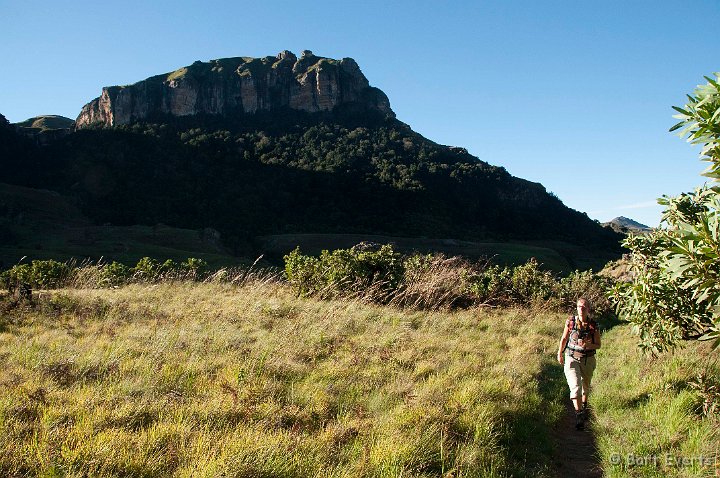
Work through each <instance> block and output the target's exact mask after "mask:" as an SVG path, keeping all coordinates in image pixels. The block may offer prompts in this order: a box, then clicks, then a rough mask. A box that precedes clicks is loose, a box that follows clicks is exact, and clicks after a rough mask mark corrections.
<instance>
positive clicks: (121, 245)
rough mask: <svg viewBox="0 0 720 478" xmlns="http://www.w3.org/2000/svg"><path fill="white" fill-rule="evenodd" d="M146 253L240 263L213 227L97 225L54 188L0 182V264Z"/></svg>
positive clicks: (131, 260)
mask: <svg viewBox="0 0 720 478" xmlns="http://www.w3.org/2000/svg"><path fill="white" fill-rule="evenodd" d="M145 256H151V257H157V258H162V259H163V260H164V259H173V260H176V261H181V260H185V259H187V258H188V257H197V258H201V259H203V260H205V261H206V262H207V263H208V264H211V265H212V266H213V267H220V266H232V265H240V264H242V263H244V262H245V261H243V260H240V259H239V258H237V257H233V256H232V255H231V254H230V253H229V252H228V251H227V250H225V248H224V247H223V246H222V244H221V241H220V238H219V234H218V233H217V231H212V230H189V229H182V228H175V227H170V226H166V225H164V224H155V225H152V226H142V225H132V226H113V225H109V224H106V225H96V224H93V222H92V221H91V220H90V219H88V218H87V217H86V216H85V215H83V214H82V212H81V211H80V210H79V209H78V208H77V206H75V205H74V204H73V202H72V201H71V200H70V199H69V198H67V197H64V196H61V195H60V194H58V193H57V192H54V191H48V190H39V189H32V188H26V187H22V186H13V185H10V184H3V183H0V269H5V268H9V267H10V266H11V265H13V264H15V263H17V262H18V261H20V260H21V258H23V257H24V258H25V262H29V261H31V260H34V259H56V260H61V261H64V260H70V259H75V260H76V261H77V262H82V261H83V260H85V259H90V260H93V261H97V260H100V259H101V258H102V259H103V260H104V261H106V262H111V261H119V262H123V263H126V264H135V263H136V262H137V261H138V260H139V259H140V258H142V257H145Z"/></svg>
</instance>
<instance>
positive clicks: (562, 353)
mask: <svg viewBox="0 0 720 478" xmlns="http://www.w3.org/2000/svg"><path fill="white" fill-rule="evenodd" d="M599 348H600V330H599V328H598V324H597V322H595V321H594V320H592V319H590V302H589V301H588V300H587V299H585V298H584V297H581V298H579V299H578V301H577V315H573V316H571V317H570V318H569V319H568V320H567V321H565V330H563V334H562V337H561V338H560V346H559V347H558V353H557V361H558V362H559V363H560V365H563V366H564V370H565V378H566V379H567V383H568V386H569V387H570V399H571V400H572V403H573V407H575V428H577V429H578V430H582V429H583V428H584V427H585V420H587V415H588V394H589V393H590V381H591V380H592V375H593V372H594V371H595V351H596V350H597V349H599Z"/></svg>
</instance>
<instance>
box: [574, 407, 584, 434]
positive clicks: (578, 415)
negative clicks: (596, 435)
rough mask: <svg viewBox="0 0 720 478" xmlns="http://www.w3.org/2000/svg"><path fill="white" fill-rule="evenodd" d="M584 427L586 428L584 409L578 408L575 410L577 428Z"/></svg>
mask: <svg viewBox="0 0 720 478" xmlns="http://www.w3.org/2000/svg"><path fill="white" fill-rule="evenodd" d="M583 428H585V419H584V414H583V411H582V410H578V411H577V412H575V429H576V430H582V429H583Z"/></svg>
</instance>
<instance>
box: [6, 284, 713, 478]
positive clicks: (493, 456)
mask: <svg viewBox="0 0 720 478" xmlns="http://www.w3.org/2000/svg"><path fill="white" fill-rule="evenodd" d="M37 294H38V296H37V297H36V298H35V299H34V303H33V304H25V305H23V304H20V305H18V304H15V303H14V302H13V301H11V300H10V299H9V298H8V297H4V298H0V358H1V360H0V390H2V391H3V393H2V394H0V476H9V477H14V476H45V477H54V476H58V477H60V476H64V477H80V476H93V477H96V476H148V477H150V476H158V477H159V476H176V477H203V476H206V477H211V476H234V477H431V476H438V477H439V476H443V477H473V476H476V477H500V476H512V477H522V476H538V477H543V476H545V477H552V476H558V474H559V470H560V469H562V466H561V464H560V461H562V459H563V437H564V436H565V435H563V434H562V433H558V423H559V422H560V419H561V417H562V416H563V414H564V413H566V410H565V406H564V402H565V401H567V387H566V385H565V381H564V377H563V375H562V370H561V369H560V367H559V365H558V364H557V363H555V362H554V355H555V350H556V347H557V339H558V336H559V334H560V331H561V328H562V324H563V321H564V316H563V315H561V314H556V313H547V312H540V311H528V310H522V309H504V310H499V309H487V308H477V309H470V310H462V311H440V312H419V311H412V310H400V309H396V308H390V307H383V306H377V305H369V304H364V303H360V302H357V301H347V300H346V301H320V300H315V299H301V298H297V297H295V296H294V295H293V294H292V292H291V291H290V289H289V287H288V286H287V285H284V284H281V283H276V282H272V281H262V282H255V281H250V282H248V283H246V284H245V285H241V286H237V285H229V284H212V283H192V282H177V283H160V284H145V285H143V284H134V285H129V286H125V287H122V288H119V289H99V290H98V289H65V290H59V291H52V292H49V291H48V292H46V291H41V292H39V293H37ZM610 325H612V324H605V328H606V329H609V330H606V332H605V334H604V336H603V348H602V349H601V350H600V352H599V356H598V364H599V365H598V371H597V374H596V380H595V385H596V388H595V392H594V395H593V397H592V406H593V410H594V412H593V413H594V418H593V421H592V425H591V431H592V433H594V434H595V437H596V441H597V445H598V450H599V455H600V456H599V457H598V461H599V462H600V463H601V465H602V467H603V469H604V470H605V474H606V476H611V477H625V476H637V477H651V476H652V477H655V476H657V477H661V476H678V477H685V476H687V477H689V476H712V474H713V473H714V470H713V468H714V466H715V465H714V464H709V465H707V466H703V465H702V464H700V463H697V459H698V457H706V459H707V460H708V461H709V460H710V459H712V458H713V457H715V456H716V455H717V452H718V446H719V443H720V439H719V438H718V432H717V430H718V420H717V415H715V416H714V417H712V416H711V417H705V418H703V417H702V416H701V413H700V412H699V410H700V409H701V408H702V397H701V396H700V395H699V394H698V393H697V392H696V391H695V390H693V389H692V387H690V386H689V385H688V379H689V378H692V377H694V376H695V375H696V374H697V373H699V372H700V371H705V372H707V374H708V375H709V376H715V377H718V372H719V371H720V370H719V369H718V365H717V352H714V353H712V352H710V351H709V350H708V348H707V347H706V346H705V345H704V344H701V345H693V346H689V347H687V348H686V349H683V350H681V351H679V352H677V353H675V354H673V355H665V356H663V357H660V358H656V359H652V358H649V357H644V356H642V355H640V354H639V352H638V351H637V349H636V347H635V340H636V339H635V337H633V336H631V335H630V333H629V329H628V326H625V325H616V326H615V327H612V328H610V327H609V326H610ZM571 433H576V432H575V431H574V430H572V431H571ZM666 454H670V455H672V456H673V457H678V458H680V459H682V458H686V459H692V458H695V459H696V464H695V465H692V464H688V465H682V466H666V462H667V458H666ZM652 456H657V457H658V458H657V460H658V461H657V463H650V464H645V465H642V466H641V465H637V464H636V462H637V461H638V460H639V459H645V460H647V459H650V458H649V457H652ZM618 457H619V458H618ZM565 458H568V457H565ZM571 458H572V457H570V459H571ZM631 462H632V463H631ZM706 464H707V463H706Z"/></svg>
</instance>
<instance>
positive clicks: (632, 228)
mask: <svg viewBox="0 0 720 478" xmlns="http://www.w3.org/2000/svg"><path fill="white" fill-rule="evenodd" d="M603 226H605V227H609V228H611V229H612V230H613V231H615V232H619V233H621V234H627V233H629V232H635V233H637V232H650V231H651V230H652V228H650V227H648V226H646V225H645V224H640V223H639V222H637V221H634V220H632V219H630V218H627V217H625V216H619V217H616V218H615V219H613V220H611V221H608V222H605V223H603Z"/></svg>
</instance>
